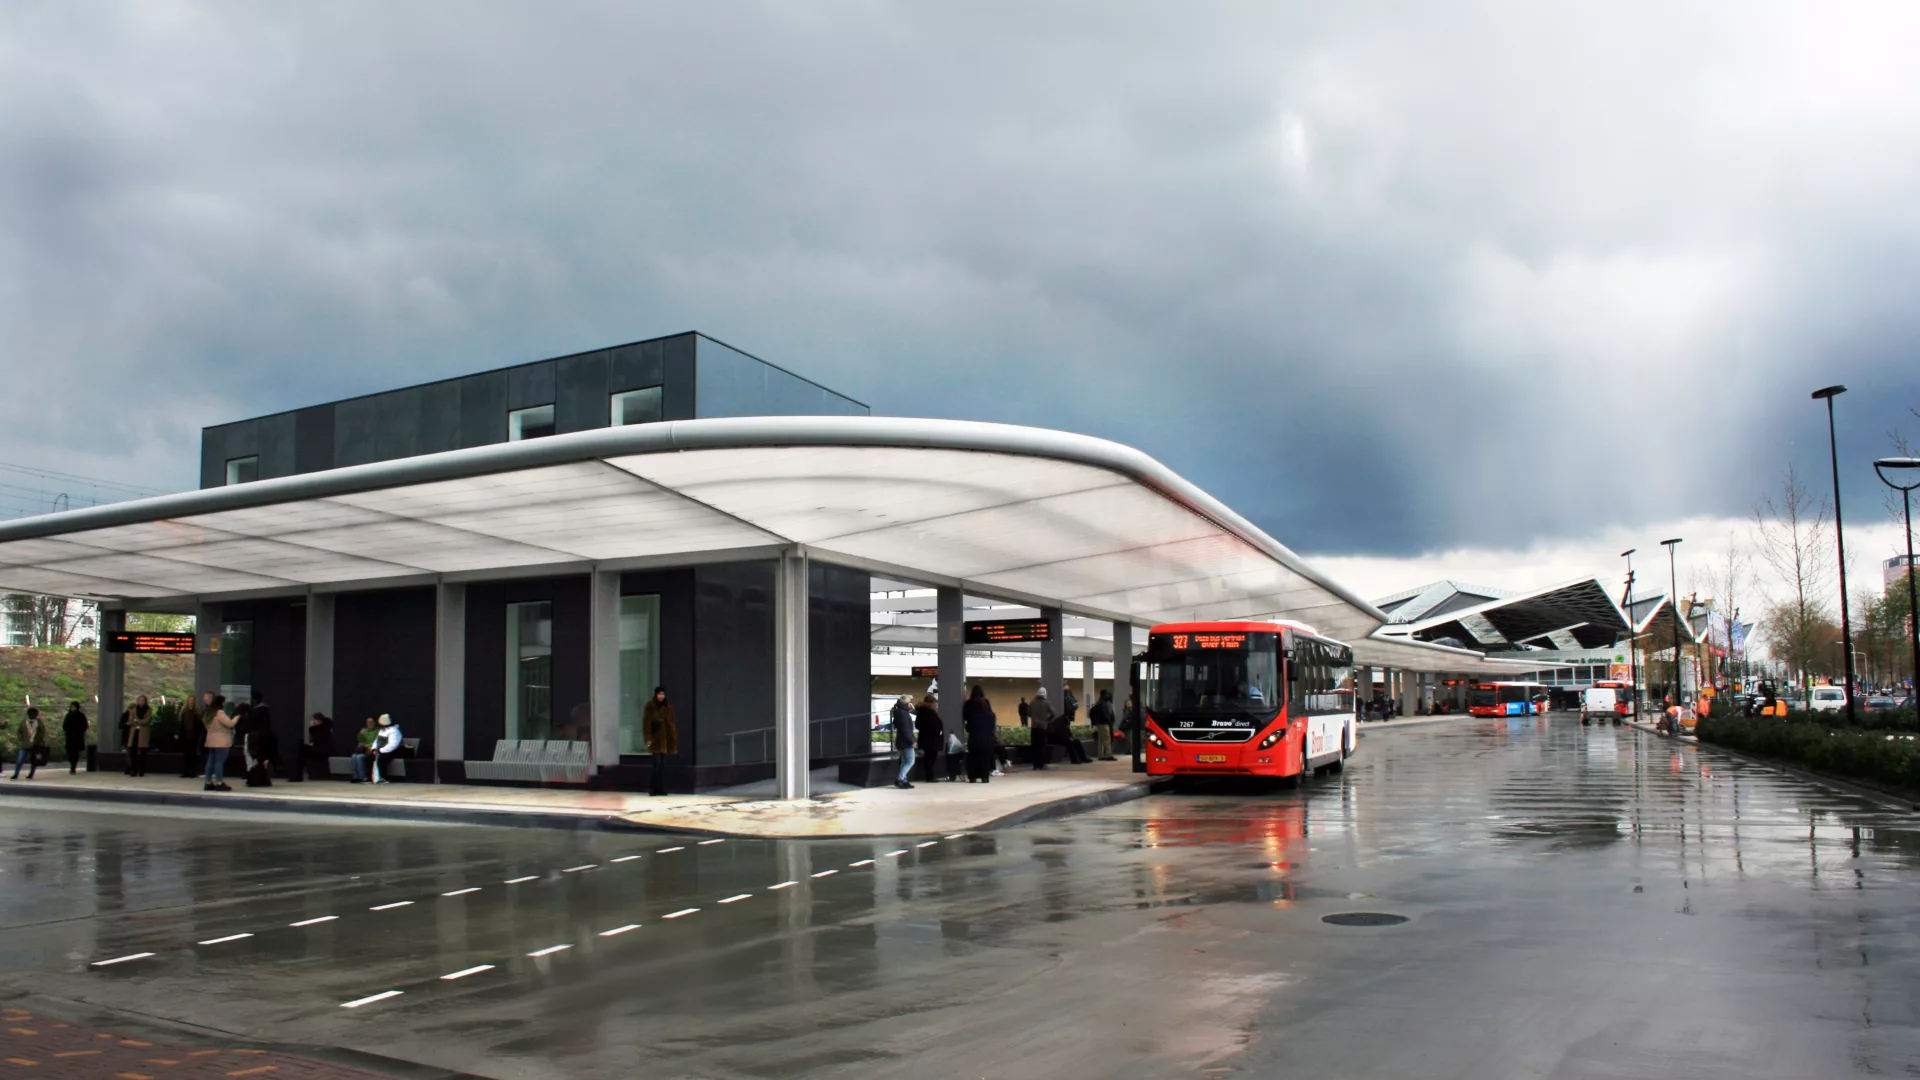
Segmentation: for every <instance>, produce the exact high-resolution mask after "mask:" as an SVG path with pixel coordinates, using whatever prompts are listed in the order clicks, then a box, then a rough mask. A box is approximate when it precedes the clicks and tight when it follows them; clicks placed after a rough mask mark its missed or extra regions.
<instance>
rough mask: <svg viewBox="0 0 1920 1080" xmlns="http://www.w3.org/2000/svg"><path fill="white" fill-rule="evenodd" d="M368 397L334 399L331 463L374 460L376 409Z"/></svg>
mask: <svg viewBox="0 0 1920 1080" xmlns="http://www.w3.org/2000/svg"><path fill="white" fill-rule="evenodd" d="M374 401H375V399H374V398H370V397H363V398H354V399H352V400H351V401H342V402H338V403H337V404H335V405H334V407H333V464H334V466H335V467H336V468H337V467H340V466H345V465H365V464H366V463H367V462H369V461H378V460H380V458H379V457H378V456H377V455H378V454H379V452H380V445H379V434H378V432H379V427H380V410H379V407H378V406H377V405H375V404H374Z"/></svg>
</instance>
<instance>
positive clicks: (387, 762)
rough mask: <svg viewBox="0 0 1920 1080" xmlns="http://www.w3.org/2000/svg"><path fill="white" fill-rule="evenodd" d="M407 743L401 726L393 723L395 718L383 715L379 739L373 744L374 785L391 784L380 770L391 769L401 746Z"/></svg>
mask: <svg viewBox="0 0 1920 1080" xmlns="http://www.w3.org/2000/svg"><path fill="white" fill-rule="evenodd" d="M405 741H406V740H405V739H404V738H402V736H401V734H400V725H399V724H396V723H394V722H393V717H391V716H388V715H387V714H386V713H381V714H380V731H379V738H377V739H375V740H374V743H373V782H374V783H376V784H385V783H389V782H390V781H388V780H387V778H386V777H385V776H384V775H382V774H381V772H380V770H381V769H382V768H388V769H391V767H392V765H393V759H394V756H395V755H397V754H399V753H400V746H401V744H402V743H404V742H405Z"/></svg>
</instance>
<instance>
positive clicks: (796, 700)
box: [773, 549, 946, 799]
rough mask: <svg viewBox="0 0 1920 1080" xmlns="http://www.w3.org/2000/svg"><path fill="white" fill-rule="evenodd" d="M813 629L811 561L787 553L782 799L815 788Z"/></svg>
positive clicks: (776, 679)
mask: <svg viewBox="0 0 1920 1080" xmlns="http://www.w3.org/2000/svg"><path fill="white" fill-rule="evenodd" d="M807 629H808V618H807V559H806V556H805V555H802V554H801V553H800V552H799V550H798V549H795V550H792V551H788V552H784V553H782V554H781V556H780V559H779V563H778V569H777V570H776V571H775V573H774V599H773V724H774V728H773V781H774V788H775V791H776V793H777V794H778V796H779V797H780V798H782V799H804V798H807V797H808V796H809V795H810V794H811V788H812V785H811V783H810V781H811V779H812V778H811V777H810V776H809V774H808V766H809V765H810V764H811V763H812V758H811V755H810V752H809V750H810V748H809V746H808V734H809V725H808V723H807V720H808V708H807V706H808V685H807ZM941 685H942V686H943V687H944V686H945V685H946V684H945V682H944V681H943V682H942V683H941Z"/></svg>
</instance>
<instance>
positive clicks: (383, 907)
mask: <svg viewBox="0 0 1920 1080" xmlns="http://www.w3.org/2000/svg"><path fill="white" fill-rule="evenodd" d="M412 903H413V901H411V900H395V901H394V902H393V903H391V904H375V905H374V906H373V907H370V908H368V909H367V910H368V911H392V910H393V909H394V908H397V907H408V906H410V905H411V904H412Z"/></svg>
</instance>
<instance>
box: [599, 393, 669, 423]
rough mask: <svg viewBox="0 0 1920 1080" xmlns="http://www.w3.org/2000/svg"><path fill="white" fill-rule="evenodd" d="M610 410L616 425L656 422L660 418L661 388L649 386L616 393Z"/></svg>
mask: <svg viewBox="0 0 1920 1080" xmlns="http://www.w3.org/2000/svg"><path fill="white" fill-rule="evenodd" d="M608 412H609V415H610V416H612V418H613V426H614V427H625V426H626V425H628V424H651V423H655V422H657V421H658V420H659V419H660V388H659V387H657V386H648V387H643V388H641V389H639V390H627V391H625V392H623V393H618V394H615V395H613V398H612V401H611V403H610V405H609V409H608Z"/></svg>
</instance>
